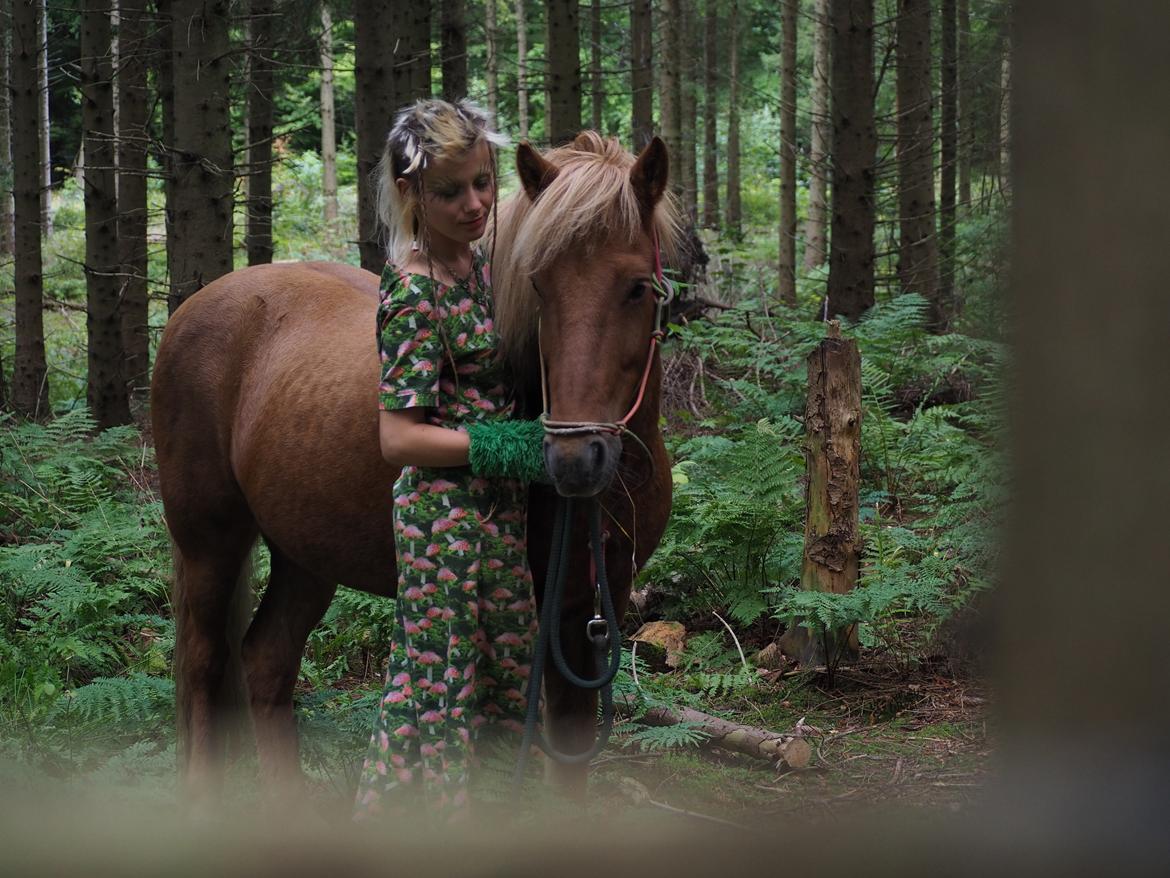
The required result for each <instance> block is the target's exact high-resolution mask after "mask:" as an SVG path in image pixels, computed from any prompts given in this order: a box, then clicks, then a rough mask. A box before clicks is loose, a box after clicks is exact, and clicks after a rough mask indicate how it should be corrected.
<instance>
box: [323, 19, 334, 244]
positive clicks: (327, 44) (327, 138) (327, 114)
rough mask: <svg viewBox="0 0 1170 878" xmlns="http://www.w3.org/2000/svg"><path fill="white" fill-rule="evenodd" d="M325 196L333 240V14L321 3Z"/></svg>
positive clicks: (326, 216) (325, 212) (329, 236)
mask: <svg viewBox="0 0 1170 878" xmlns="http://www.w3.org/2000/svg"><path fill="white" fill-rule="evenodd" d="M321 189H322V192H321V196H322V198H323V200H324V214H325V215H324V219H325V229H326V236H327V237H328V239H329V243H330V244H332V242H333V232H334V227H335V226H336V225H337V129H336V125H335V122H334V113H333V18H332V17H331V16H330V14H329V4H328V3H322V4H321Z"/></svg>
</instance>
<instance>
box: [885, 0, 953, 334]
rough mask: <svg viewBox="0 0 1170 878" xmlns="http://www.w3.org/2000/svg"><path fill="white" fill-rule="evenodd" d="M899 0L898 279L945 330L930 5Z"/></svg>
mask: <svg viewBox="0 0 1170 878" xmlns="http://www.w3.org/2000/svg"><path fill="white" fill-rule="evenodd" d="M931 2H932V0H898V24H897V29H898V34H897V48H896V55H897V62H896V63H897V70H896V73H897V79H898V83H897V91H898V226H899V234H898V278H899V281H900V283H901V287H902V292H903V293H918V294H919V295H921V296H922V297H924V298H925V299H926V300H927V301H928V302H929V303H930V326H931V328H932V329H934V330H935V331H941V330H942V329H944V328H945V327H946V321H947V315H946V313H945V311H944V309H943V308H942V305H941V303H940V302H939V300H938V239H937V238H936V237H935V232H934V224H935V215H934V124H933V114H932V112H931V104H932V101H933V91H932V88H931V84H932V83H931V76H930V4H931Z"/></svg>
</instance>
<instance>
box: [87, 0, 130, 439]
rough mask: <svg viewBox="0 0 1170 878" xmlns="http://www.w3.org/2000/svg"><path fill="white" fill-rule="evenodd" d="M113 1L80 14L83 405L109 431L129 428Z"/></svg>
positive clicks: (92, 3) (99, 0)
mask: <svg viewBox="0 0 1170 878" xmlns="http://www.w3.org/2000/svg"><path fill="white" fill-rule="evenodd" d="M111 40H112V33H111V29H110V3H109V0H86V2H85V3H84V5H83V6H82V13H81V60H80V64H79V67H80V74H81V118H82V128H83V130H84V136H85V157H86V158H85V160H86V168H85V289H86V297H85V298H86V319H85V328H86V337H87V339H88V357H87V363H88V371H87V380H86V393H85V398H86V402H87V403H88V404H89V410H90V412H91V413H92V414H93V416H94V419H95V420H96V421H97V423H98V428H99V429H102V430H104V429H105V428H107V427H112V426H115V425H117V424H128V423H129V422H130V402H129V397H128V395H127V393H126V379H125V375H124V373H123V366H124V359H125V358H124V355H123V352H122V319H121V314H120V311H119V307H118V305H119V303H118V298H119V293H120V289H119V288H120V283H119V278H118V266H119V258H118V256H119V254H118V198H117V192H116V186H117V174H116V172H115V169H114V83H113V73H114V66H113V59H112V57H111V55H110V49H111Z"/></svg>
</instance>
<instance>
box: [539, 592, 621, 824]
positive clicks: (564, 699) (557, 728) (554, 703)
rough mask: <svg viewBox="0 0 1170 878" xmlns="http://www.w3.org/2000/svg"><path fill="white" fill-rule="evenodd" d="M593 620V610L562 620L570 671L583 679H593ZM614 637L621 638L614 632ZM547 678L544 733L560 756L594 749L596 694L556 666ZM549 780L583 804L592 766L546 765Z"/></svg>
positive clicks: (550, 761) (567, 615)
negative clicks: (589, 631)
mask: <svg viewBox="0 0 1170 878" xmlns="http://www.w3.org/2000/svg"><path fill="white" fill-rule="evenodd" d="M591 618H593V611H592V608H588V607H584V606H583V607H581V608H579V609H578V608H572V609H567V610H566V612H564V613H563V614H562V616H561V626H562V627H561V631H562V634H561V644H562V647H563V650H564V656H565V661H566V662H568V665H569V668H570V669H571V670H573V671H574V672H575V673H577V674H578V675H580V676H583V677H593V676H596V674H597V673H598V672H599V670H600V669H598V668H595V667H594V659H593V649H592V647H591V645H590V644H589V642H588V640H587V639H586V637H585V625H586V623H587V622H588V621H589V620H590V619H591ZM614 636H619V637H620V636H621V635H620V632H615V634H614ZM546 667H547V670H546V671H545V678H544V697H545V710H544V722H545V733H546V735H547V736H548V740H549V743H550V744H552V746H553V747H554V748H555V749H556V750H558V751H560V752H561V753H583V752H585V751H586V750H589V749H591V748H592V747H593V744H594V741H595V740H596V736H597V690H596V689H581V688H579V687H577V686H574V685H573V684H572V683H570V682H569V681H567V680H566V679H565V678H564V676H563V675H562V674H561V672H560V671H559V670H558V669H557V667H556V664H555V663H554V662H552V661H551V657H550V661H549V662H548V664H547V666H546ZM545 776H546V779H547V780H548V781H549V782H550V783H551V784H552V785H553V786H555V787H556V788H557V789H559V790H560V791H561V792H562V793H564V795H565V796H567V797H568V798H570V799H573V800H575V801H579V802H582V803H583V802H584V800H585V793H586V788H587V786H588V781H589V763H587V762H582V763H580V764H577V765H565V764H562V763H560V762H558V761H557V760H555V759H551V758H550V759H548V760H547V762H546V772H545Z"/></svg>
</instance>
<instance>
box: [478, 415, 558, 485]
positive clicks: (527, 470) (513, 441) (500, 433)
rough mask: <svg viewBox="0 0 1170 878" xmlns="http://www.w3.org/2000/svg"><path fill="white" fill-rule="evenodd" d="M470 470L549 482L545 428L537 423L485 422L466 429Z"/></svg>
mask: <svg viewBox="0 0 1170 878" xmlns="http://www.w3.org/2000/svg"><path fill="white" fill-rule="evenodd" d="M467 435H468V437H469V438H470V440H471V447H470V449H469V451H468V457H469V458H470V461H469V462H470V464H471V471H472V472H473V473H475V474H476V475H477V476H491V477H497V478H498V477H501V476H502V477H504V478H508V479H519V480H520V481H522V482H540V481H548V474H547V473H546V471H545V468H544V427H543V426H542V425H541V423H540V422H539V421H486V422H483V423H478V424H472V425H471V426H470V427H468V428H467Z"/></svg>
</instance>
